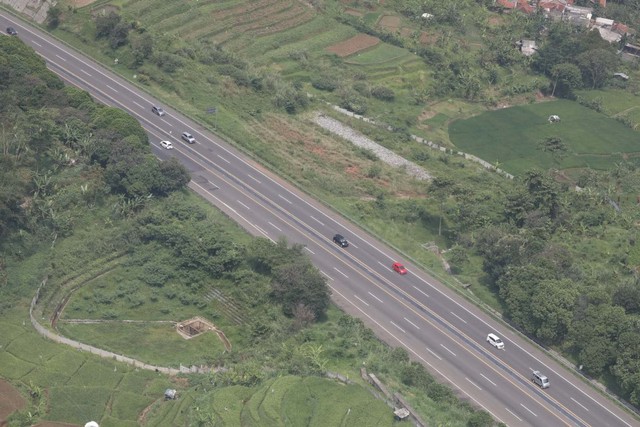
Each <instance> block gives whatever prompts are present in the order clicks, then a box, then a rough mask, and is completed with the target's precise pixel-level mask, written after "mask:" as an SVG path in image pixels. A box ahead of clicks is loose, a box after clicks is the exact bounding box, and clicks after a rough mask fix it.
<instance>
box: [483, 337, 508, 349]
mask: <svg viewBox="0 0 640 427" xmlns="http://www.w3.org/2000/svg"><path fill="white" fill-rule="evenodd" d="M487 342H488V343H489V344H491V345H492V346H494V347H495V348H497V349H498V350H502V349H504V342H502V340H501V339H500V337H499V336H497V335H496V334H489V335H487Z"/></svg>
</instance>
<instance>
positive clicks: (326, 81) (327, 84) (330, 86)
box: [311, 75, 338, 92]
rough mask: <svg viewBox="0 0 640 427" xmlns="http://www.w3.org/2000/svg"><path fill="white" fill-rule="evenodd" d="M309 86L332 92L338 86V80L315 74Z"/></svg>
mask: <svg viewBox="0 0 640 427" xmlns="http://www.w3.org/2000/svg"><path fill="white" fill-rule="evenodd" d="M311 86H313V87H314V88H316V89H318V90H326V91H328V92H333V91H334V90H336V89H337V88H338V80H337V79H336V78H334V77H331V76H326V75H324V76H317V77H315V78H313V79H312V80H311Z"/></svg>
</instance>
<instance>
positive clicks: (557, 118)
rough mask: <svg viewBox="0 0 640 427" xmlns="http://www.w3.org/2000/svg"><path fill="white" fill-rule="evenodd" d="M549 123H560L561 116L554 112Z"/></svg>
mask: <svg viewBox="0 0 640 427" xmlns="http://www.w3.org/2000/svg"><path fill="white" fill-rule="evenodd" d="M548 120H549V123H558V122H559V121H560V116H557V115H555V114H552V115H550V116H549V119H548Z"/></svg>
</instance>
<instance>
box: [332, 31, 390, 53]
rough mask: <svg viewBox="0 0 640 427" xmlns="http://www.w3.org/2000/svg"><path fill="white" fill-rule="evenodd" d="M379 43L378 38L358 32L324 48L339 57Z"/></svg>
mask: <svg viewBox="0 0 640 427" xmlns="http://www.w3.org/2000/svg"><path fill="white" fill-rule="evenodd" d="M378 43H380V39H379V38H377V37H373V36H370V35H368V34H358V35H357V36H354V37H351V38H350V39H347V40H343V41H341V42H339V43H336V44H334V45H333V46H329V47H328V48H327V49H326V50H327V51H328V52H331V53H335V54H336V55H338V56H340V57H345V56H349V55H353V54H354V53H356V52H359V51H361V50H364V49H368V48H370V47H373V46H375V45H377V44H378Z"/></svg>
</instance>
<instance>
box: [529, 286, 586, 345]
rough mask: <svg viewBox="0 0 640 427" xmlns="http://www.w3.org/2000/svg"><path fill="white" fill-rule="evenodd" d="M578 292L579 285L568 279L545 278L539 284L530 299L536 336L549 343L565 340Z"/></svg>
mask: <svg viewBox="0 0 640 427" xmlns="http://www.w3.org/2000/svg"><path fill="white" fill-rule="evenodd" d="M578 294H579V291H578V287H577V285H576V284H575V283H574V282H573V281H572V280H568V279H563V280H543V281H541V282H539V283H538V284H537V286H536V289H535V291H534V292H533V295H532V299H531V301H530V304H531V306H532V308H531V312H532V316H533V321H534V322H535V336H536V338H538V339H539V340H541V341H542V342H544V343H547V344H552V343H559V342H562V341H563V340H564V338H565V336H566V335H567V333H568V331H569V326H570V325H571V321H572V319H573V310H574V307H575V305H576V300H577V298H578Z"/></svg>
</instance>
